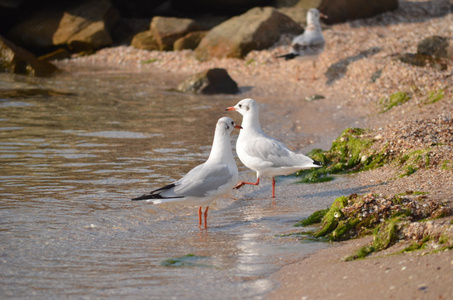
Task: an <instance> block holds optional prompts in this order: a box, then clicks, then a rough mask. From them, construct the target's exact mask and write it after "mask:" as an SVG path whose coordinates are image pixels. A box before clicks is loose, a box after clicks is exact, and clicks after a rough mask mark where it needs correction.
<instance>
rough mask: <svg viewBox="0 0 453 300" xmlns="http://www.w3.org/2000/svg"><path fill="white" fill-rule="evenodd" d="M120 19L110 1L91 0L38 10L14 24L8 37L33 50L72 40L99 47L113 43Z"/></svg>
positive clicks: (67, 42) (69, 42)
mask: <svg viewBox="0 0 453 300" xmlns="http://www.w3.org/2000/svg"><path fill="white" fill-rule="evenodd" d="M64 4H67V3H64ZM68 5H69V4H68ZM118 20H119V14H118V12H117V11H116V10H115V9H114V8H113V6H112V4H111V2H110V1H109V0H89V1H85V2H82V4H79V5H71V6H67V7H63V8H59V6H57V7H56V8H55V9H48V10H45V11H37V12H36V13H33V14H32V15H31V16H30V17H29V18H27V19H25V20H24V21H22V22H20V23H18V24H16V25H15V26H13V27H12V28H11V30H10V31H9V32H8V37H9V38H10V39H11V40H12V41H14V42H15V43H17V44H19V45H21V46H24V47H29V48H31V49H39V48H41V49H42V48H44V49H46V48H51V47H52V46H61V45H70V44H71V43H72V42H82V43H86V44H89V45H91V47H92V48H94V49H98V48H101V47H105V46H108V45H111V43H112V38H111V36H110V33H109V30H110V28H111V26H112V25H113V24H114V23H116V22H117V21H118Z"/></svg>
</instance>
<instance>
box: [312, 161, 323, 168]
mask: <svg viewBox="0 0 453 300" xmlns="http://www.w3.org/2000/svg"><path fill="white" fill-rule="evenodd" d="M313 164H314V165H316V166H319V167H322V162H320V161H317V160H313Z"/></svg>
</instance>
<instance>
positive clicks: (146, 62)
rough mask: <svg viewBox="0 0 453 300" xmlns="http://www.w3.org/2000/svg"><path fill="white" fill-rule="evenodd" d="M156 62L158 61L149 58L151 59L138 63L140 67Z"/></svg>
mask: <svg viewBox="0 0 453 300" xmlns="http://www.w3.org/2000/svg"><path fill="white" fill-rule="evenodd" d="M156 61H159V60H158V59H157V58H151V59H148V60H142V61H141V62H140V63H141V64H142V65H146V64H152V63H155V62H156Z"/></svg>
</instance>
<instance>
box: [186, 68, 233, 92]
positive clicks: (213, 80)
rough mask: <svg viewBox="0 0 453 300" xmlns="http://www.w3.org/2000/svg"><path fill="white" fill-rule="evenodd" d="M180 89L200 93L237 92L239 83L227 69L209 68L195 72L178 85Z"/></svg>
mask: <svg viewBox="0 0 453 300" xmlns="http://www.w3.org/2000/svg"><path fill="white" fill-rule="evenodd" d="M178 91H180V92H185V93H198V94H237V93H238V92H239V89H238V85H237V83H236V82H235V81H234V80H233V79H231V77H230V76H229V75H228V72H227V71H226V70H225V69H217V68H215V69H209V70H207V71H203V72H200V73H197V74H194V75H192V76H190V77H189V78H187V79H186V80H184V81H183V82H181V83H180V84H179V85H178Z"/></svg>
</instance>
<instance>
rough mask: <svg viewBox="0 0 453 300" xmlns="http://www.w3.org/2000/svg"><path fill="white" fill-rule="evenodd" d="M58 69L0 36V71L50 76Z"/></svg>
mask: <svg viewBox="0 0 453 300" xmlns="http://www.w3.org/2000/svg"><path fill="white" fill-rule="evenodd" d="M56 71H58V69H57V67H55V66H54V65H52V64H51V63H48V62H45V61H41V60H38V59H37V58H36V57H35V56H34V55H33V54H31V53H30V52H28V51H27V50H25V49H23V48H21V47H18V46H16V45H14V44H13V43H12V42H10V41H8V40H6V39H5V38H3V37H2V36H0V72H11V73H16V74H23V75H32V76H50V75H52V74H53V73H54V72H56Z"/></svg>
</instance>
